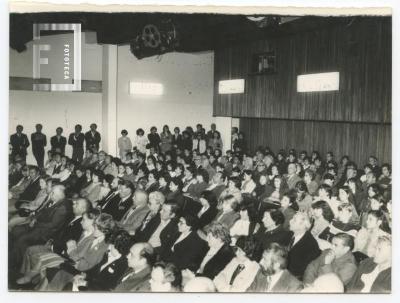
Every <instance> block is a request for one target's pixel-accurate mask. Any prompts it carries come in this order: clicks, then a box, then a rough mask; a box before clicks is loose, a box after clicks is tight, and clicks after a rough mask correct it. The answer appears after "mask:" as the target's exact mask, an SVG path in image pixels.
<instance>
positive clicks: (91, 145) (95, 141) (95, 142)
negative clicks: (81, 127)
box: [85, 123, 101, 152]
mask: <svg viewBox="0 0 400 303" xmlns="http://www.w3.org/2000/svg"><path fill="white" fill-rule="evenodd" d="M100 141H101V136H100V133H99V132H98V131H97V125H96V124H95V123H92V124H91V125H90V131H88V132H87V133H86V134H85V142H86V149H91V150H93V151H95V152H98V151H99V146H100Z"/></svg>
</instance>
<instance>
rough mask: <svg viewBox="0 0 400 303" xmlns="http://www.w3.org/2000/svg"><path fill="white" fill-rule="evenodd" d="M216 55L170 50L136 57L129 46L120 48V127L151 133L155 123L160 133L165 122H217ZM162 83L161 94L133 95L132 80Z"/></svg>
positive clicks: (171, 124) (194, 123) (132, 131)
mask: <svg viewBox="0 0 400 303" xmlns="http://www.w3.org/2000/svg"><path fill="white" fill-rule="evenodd" d="M213 74H214V54H213V52H204V53H197V54H186V53H168V54H164V55H161V56H154V57H149V58H144V59H141V60H138V59H136V57H135V56H133V55H132V53H131V52H130V50H129V46H119V47H118V76H117V84H118V91H117V100H118V103H117V117H118V119H117V120H118V121H117V123H118V126H117V129H118V130H121V129H123V128H126V129H127V130H128V132H129V133H130V134H131V137H134V134H135V132H136V129H137V128H139V127H142V128H144V130H145V132H146V133H147V132H148V131H149V130H150V127H151V126H153V125H155V126H156V127H157V128H158V130H159V132H161V130H162V126H163V125H164V124H168V125H169V127H170V129H171V131H172V129H173V127H175V126H179V127H180V128H181V130H182V129H184V128H185V127H186V126H192V127H195V125H196V123H202V124H203V126H204V127H206V129H208V128H209V127H210V124H211V123H213V122H215V118H214V117H213V116H212V107H213V81H214V80H213ZM130 81H135V82H152V83H161V84H162V85H163V88H164V92H163V94H162V95H160V96H144V95H131V94H129V82H130Z"/></svg>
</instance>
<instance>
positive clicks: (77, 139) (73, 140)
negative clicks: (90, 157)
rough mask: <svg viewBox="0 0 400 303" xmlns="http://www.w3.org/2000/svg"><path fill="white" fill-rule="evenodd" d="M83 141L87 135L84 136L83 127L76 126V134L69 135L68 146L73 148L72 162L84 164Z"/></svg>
mask: <svg viewBox="0 0 400 303" xmlns="http://www.w3.org/2000/svg"><path fill="white" fill-rule="evenodd" d="M83 141H85V135H84V134H82V125H80V124H77V125H75V132H74V133H72V134H70V135H69V138H68V144H69V145H71V146H72V157H71V159H72V161H76V162H79V163H80V162H82V160H83Z"/></svg>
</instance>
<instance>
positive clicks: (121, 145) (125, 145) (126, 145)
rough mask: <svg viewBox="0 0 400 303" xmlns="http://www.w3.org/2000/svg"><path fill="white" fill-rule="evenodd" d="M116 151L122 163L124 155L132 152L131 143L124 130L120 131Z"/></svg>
mask: <svg viewBox="0 0 400 303" xmlns="http://www.w3.org/2000/svg"><path fill="white" fill-rule="evenodd" d="M118 149H119V157H120V158H121V160H122V161H125V156H126V154H127V153H128V152H130V151H131V150H132V141H131V139H130V138H129V137H128V131H127V130H126V129H123V130H122V131H121V137H119V138H118Z"/></svg>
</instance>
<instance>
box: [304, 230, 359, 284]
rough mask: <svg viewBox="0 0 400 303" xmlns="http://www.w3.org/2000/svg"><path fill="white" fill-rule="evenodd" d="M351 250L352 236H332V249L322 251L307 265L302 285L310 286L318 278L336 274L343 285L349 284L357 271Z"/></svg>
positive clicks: (341, 234) (342, 234) (352, 246)
mask: <svg viewBox="0 0 400 303" xmlns="http://www.w3.org/2000/svg"><path fill="white" fill-rule="evenodd" d="M353 248H354V240H353V237H352V236H350V235H348V234H345V233H339V234H336V235H335V236H333V238H332V248H331V249H326V250H324V251H322V253H321V255H320V256H319V257H318V258H317V259H315V260H314V261H312V262H311V263H310V264H308V266H307V268H306V271H305V272H304V277H303V283H304V285H306V286H308V285H312V284H313V283H314V282H315V280H316V279H317V278H318V277H321V276H323V275H326V274H328V273H334V274H336V275H337V276H338V277H339V278H340V280H341V282H342V283H343V285H346V284H347V283H349V281H350V279H351V278H352V277H353V274H354V273H355V271H356V269H357V265H356V260H355V258H354V256H353V254H352V251H353ZM314 286H315V285H314Z"/></svg>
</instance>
